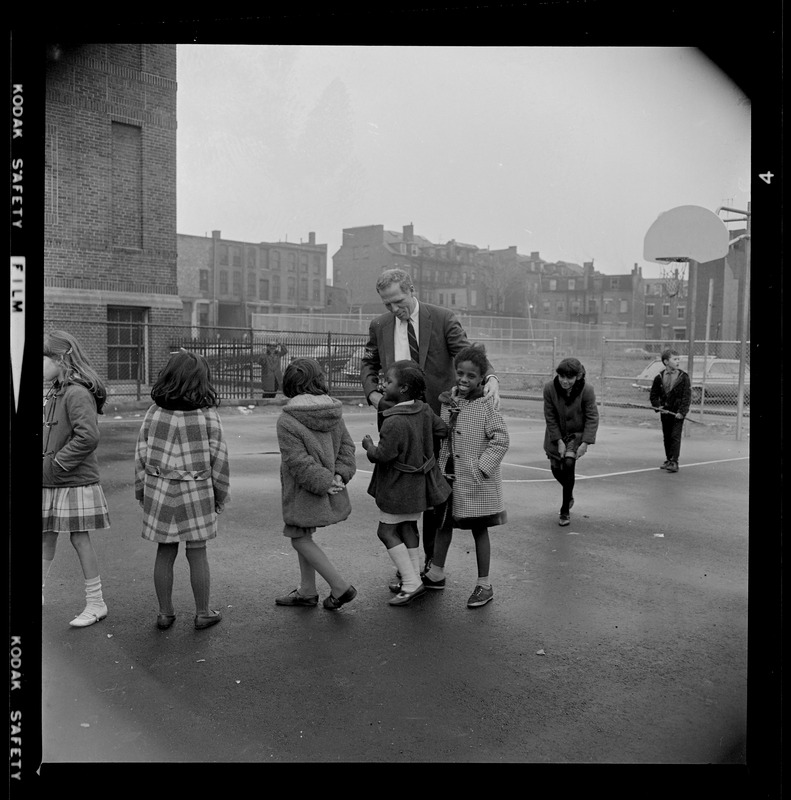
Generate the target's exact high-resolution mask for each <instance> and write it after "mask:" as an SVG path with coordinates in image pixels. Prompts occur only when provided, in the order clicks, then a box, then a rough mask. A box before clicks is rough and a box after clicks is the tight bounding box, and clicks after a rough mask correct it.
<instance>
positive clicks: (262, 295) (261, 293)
mask: <svg viewBox="0 0 791 800" xmlns="http://www.w3.org/2000/svg"><path fill="white" fill-rule="evenodd" d="M258 299H259V300H269V281H268V280H267V279H266V278H261V280H259V281H258Z"/></svg>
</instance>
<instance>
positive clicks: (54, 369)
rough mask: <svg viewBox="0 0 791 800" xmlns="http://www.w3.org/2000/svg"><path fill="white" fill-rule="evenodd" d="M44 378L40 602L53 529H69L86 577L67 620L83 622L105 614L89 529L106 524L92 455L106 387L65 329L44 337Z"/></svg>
mask: <svg viewBox="0 0 791 800" xmlns="http://www.w3.org/2000/svg"><path fill="white" fill-rule="evenodd" d="M44 380H45V381H47V382H49V383H50V384H51V385H50V387H49V389H48V390H47V393H46V397H45V399H44V430H43V433H42V444H43V448H42V453H43V462H42V470H41V485H42V495H41V530H42V554H41V555H42V562H41V566H42V575H41V592H42V594H41V602H42V604H43V603H44V585H45V583H46V580H47V576H48V575H49V571H50V568H51V567H52V562H53V560H54V559H55V549H56V547H57V544H58V534H60V533H68V534H69V538H70V540H71V544H72V546H73V547H74V550H75V551H76V553H77V558H79V560H80V567H81V568H82V574H83V578H84V579H85V608H84V609H83V610H82V612H81V613H80V614H78V615H77V616H76V617H75V618H74V619H73V620H71V622H70V623H69V625H71V626H72V627H75V628H85V627H87V626H88V625H93V624H94V623H96V622H99V620H102V619H104V618H105V617H106V616H107V605H106V603H105V602H104V597H103V595H102V581H101V577H100V575H99V560H98V558H97V556H96V551H95V550H94V548H93V543H92V542H91V537H90V531H93V530H98V529H103V528H109V527H110V517H109V514H108V510H107V500H106V499H105V496H104V491H103V490H102V486H101V483H100V482H99V463H98V461H97V458H96V448H97V446H98V444H99V424H98V417H97V415H98V414H102V413H104V412H103V411H102V407H103V406H104V403H105V401H106V399H107V391H106V389H105V387H104V383H103V382H102V380H101V379H100V378H99V376H98V375H97V374H96V371H95V370H94V369H93V367H92V366H91V364H90V362H89V360H88V358H87V356H86V355H85V353H84V352H83V350H82V347H81V346H80V345H79V343H78V342H77V340H76V339H75V338H74V336H72V335H71V334H70V333H68V332H66V331H60V330H58V331H52V332H51V333H50V334H49V335H48V336H46V337H45V339H44Z"/></svg>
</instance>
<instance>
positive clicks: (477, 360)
mask: <svg viewBox="0 0 791 800" xmlns="http://www.w3.org/2000/svg"><path fill="white" fill-rule="evenodd" d="M462 361H471V362H472V363H473V364H475V366H476V367H478V370H479V372H480V373H481V377H483V376H484V375H486V370H487V369H488V368H489V360H488V359H487V358H486V348H485V347H484V346H483V345H482V344H478V343H477V342H475V343H474V344H471V345H468V346H467V347H465V348H464V349H463V350H459V352H458V353H456V356H455V357H454V359H453V366H454V367H458V366H459V364H461V362H462Z"/></svg>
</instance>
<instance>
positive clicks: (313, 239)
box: [308, 231, 316, 244]
mask: <svg viewBox="0 0 791 800" xmlns="http://www.w3.org/2000/svg"><path fill="white" fill-rule="evenodd" d="M308 244H316V233H315V231H310V233H309V234H308Z"/></svg>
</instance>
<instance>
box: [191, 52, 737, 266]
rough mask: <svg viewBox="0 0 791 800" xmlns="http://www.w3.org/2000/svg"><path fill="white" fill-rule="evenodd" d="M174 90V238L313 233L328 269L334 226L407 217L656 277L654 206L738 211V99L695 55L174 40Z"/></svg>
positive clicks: (435, 234)
mask: <svg viewBox="0 0 791 800" xmlns="http://www.w3.org/2000/svg"><path fill="white" fill-rule="evenodd" d="M177 80H178V94H177V115H178V117H177V118H178V138H177V147H178V150H177V176H178V177H177V215H178V217H177V229H178V232H179V233H181V234H192V235H197V236H202V235H207V236H211V232H212V231H213V230H219V231H221V234H222V236H223V238H228V239H237V240H241V241H249V242H261V241H266V242H271V241H286V240H287V241H289V242H299V241H305V242H307V240H308V234H309V232H311V231H313V232H315V234H316V241H317V243H319V244H326V245H327V260H328V274H329V277H331V276H332V267H331V265H332V256H333V255H334V254H335V252H336V251H337V250H338V248H339V247H340V246H341V241H342V231H343V228H350V227H357V226H362V225H383V226H384V228H385V229H386V230H393V231H401V229H402V228H403V226H404V225H408V224H413V225H414V231H415V234H416V235H421V236H424V237H426V238H427V239H429V240H431V241H433V242H438V243H439V242H446V241H448V240H450V239H455V240H456V241H459V242H464V243H467V244H474V245H477V246H478V247H481V248H485V247H487V246H488V247H491V248H492V249H502V248H507V247H510V246H512V245H516V248H517V251H518V252H519V253H522V254H525V255H529V254H530V253H532V252H536V251H537V252H538V253H539V254H540V256H541V258H543V259H544V260H546V261H558V260H562V261H570V262H574V263H577V264H582V263H583V262H585V261H593V262H594V266H595V268H596V269H597V270H599V271H600V272H602V273H604V274H610V275H613V274H620V273H624V272H630V271H631V269H632V267H633V266H634V264H639V265H640V266H641V267H642V271H643V276H644V277H646V278H654V277H659V276H660V274H661V268H662V267H661V265H660V264H656V263H653V262H650V261H646V260H645V259H644V258H643V239H644V237H645V234H646V232H647V230H648V229H649V227H650V226H651V225H652V224H653V222H654V221H655V220H656V219H657V217H658V216H659V215H660V214H661V213H663V212H665V211H668V210H670V209H672V208H675V207H677V206H682V205H697V206H702V207H704V208H707V209H709V210H711V211H712V212H714V211H716V210H717V208H719V207H720V206H729V207H733V208H738V209H746V208H747V203H748V201H749V200H750V185H751V181H750V178H751V175H750V169H751V167H750V104H749V100H748V99H747V98H746V97H745V96H744V94H743V92H742V91H741V90H740V89H739V87H738V86H737V85H736V84H734V83H733V82H732V81H731V80H730V78H729V77H728V76H727V74H725V73H723V72H722V71H721V70H720V69H719V68H718V67H717V66H716V65H714V64H713V63H712V62H710V61H709V60H708V59H707V58H706V57H705V56H704V55H703V54H701V52H700V51H699V50H697V49H696V48H679V47H430V46H429V47H418V46H415V47H411V46H381V47H380V46H335V45H305V46H300V45H179V46H178V73H177ZM722 216H725V217H727V216H733V215H728V214H724V215H722ZM729 227H730V228H734V226H733V225H731V226H729Z"/></svg>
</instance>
